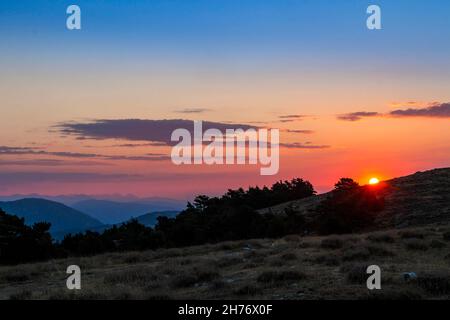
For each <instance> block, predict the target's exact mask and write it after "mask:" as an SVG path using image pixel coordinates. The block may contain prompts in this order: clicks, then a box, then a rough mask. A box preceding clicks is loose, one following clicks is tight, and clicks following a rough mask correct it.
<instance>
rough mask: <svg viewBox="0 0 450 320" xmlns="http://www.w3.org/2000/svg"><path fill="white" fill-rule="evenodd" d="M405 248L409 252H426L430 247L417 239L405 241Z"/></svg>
mask: <svg viewBox="0 0 450 320" xmlns="http://www.w3.org/2000/svg"><path fill="white" fill-rule="evenodd" d="M405 247H406V249H408V250H420V251H425V250H427V249H428V245H427V244H426V243H425V242H423V241H420V240H417V239H409V240H408V241H405Z"/></svg>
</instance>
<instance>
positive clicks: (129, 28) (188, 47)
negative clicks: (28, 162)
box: [0, 0, 450, 64]
mask: <svg viewBox="0 0 450 320" xmlns="http://www.w3.org/2000/svg"><path fill="white" fill-rule="evenodd" d="M72 3H74V4H78V5H79V6H80V7H81V9H82V25H83V28H82V30H81V31H80V32H70V31H68V30H66V29H65V19H66V14H65V8H66V7H67V6H68V5H69V4H72ZM369 4H378V5H380V6H381V8H382V23H383V30H382V31H379V32H370V31H368V30H367V29H366V28H365V19H366V17H367V16H366V14H365V10H366V8H367V6H368V5H369ZM449 14H450V3H449V2H448V1H445V0H434V1H421V0H420V1H419V0H409V1H407V0H404V1H403V0H395V1H360V0H346V1H331V0H328V1H325V0H318V1H317V0H316V1H307V0H304V1H301V0H277V1H275V0H270V1H267V0H259V1H255V0H243V1H237V0H192V1H186V0H152V1H124V0H121V1H118V0H114V1H92V0H91V1H82V0H79V1H55V0H53V1H47V0H44V1H36V0H34V1H33V0H23V1H9V0H6V1H2V2H1V4H0V36H1V37H2V38H3V41H2V42H3V45H6V44H7V45H6V46H5V47H3V46H2V47H3V48H2V49H6V52H5V51H4V53H3V54H2V55H5V54H6V55H11V56H17V55H18V56H21V55H23V54H26V53H27V51H29V50H33V51H38V52H41V53H42V54H43V55H44V57H45V56H48V57H52V58H54V56H53V54H55V53H58V54H62V55H65V54H68V55H69V56H70V54H72V55H73V56H74V57H75V58H76V57H77V56H78V55H79V54H81V55H83V53H84V52H85V51H86V50H89V55H90V56H91V57H92V55H94V56H99V57H112V58H118V57H117V55H118V52H120V55H121V57H123V55H125V56H130V57H142V56H148V55H150V56H162V57H174V58H177V59H184V60H189V59H192V60H193V61H195V60H198V59H201V60H203V61H204V60H212V61H214V60H218V59H226V58H229V59H237V60H240V61H242V63H243V64H245V63H246V62H248V63H252V61H255V59H256V61H258V60H266V63H267V62H268V63H275V64H276V63H277V59H292V60H295V59H300V58H302V57H305V58H311V57H327V58H328V59H344V60H352V61H355V59H356V60H358V61H361V63H367V61H364V62H363V60H367V59H373V58H375V57H377V56H379V55H380V54H382V55H383V56H384V58H385V59H388V60H391V61H392V62H393V63H398V62H401V61H405V60H406V61H408V60H412V61H414V60H415V59H416V58H417V57H420V59H430V60H433V61H436V59H437V60H438V61H441V62H443V63H445V61H444V59H445V60H448V59H446V57H447V55H446V53H447V52H448V49H449V46H450V42H449V41H446V39H450V19H449ZM430 47H432V48H433V49H434V50H429V48H430ZM4 57H5V56H4ZM267 59H269V61H267Z"/></svg>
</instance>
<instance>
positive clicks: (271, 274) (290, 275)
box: [256, 270, 305, 283]
mask: <svg viewBox="0 0 450 320" xmlns="http://www.w3.org/2000/svg"><path fill="white" fill-rule="evenodd" d="M304 278H305V275H304V274H303V273H302V272H299V271H295V270H282V271H278V270H277V271H275V270H270V271H264V272H262V273H261V274H260V275H259V276H258V278H257V279H256V281H258V282H262V283H271V282H284V281H297V280H302V279H304Z"/></svg>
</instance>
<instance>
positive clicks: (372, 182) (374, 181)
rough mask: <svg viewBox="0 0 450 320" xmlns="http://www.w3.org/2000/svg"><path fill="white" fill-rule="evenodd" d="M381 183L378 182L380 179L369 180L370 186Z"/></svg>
mask: <svg viewBox="0 0 450 320" xmlns="http://www.w3.org/2000/svg"><path fill="white" fill-rule="evenodd" d="M379 182H380V180H378V178H375V177H374V178H370V180H369V184H378V183H379Z"/></svg>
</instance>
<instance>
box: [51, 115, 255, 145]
mask: <svg viewBox="0 0 450 320" xmlns="http://www.w3.org/2000/svg"><path fill="white" fill-rule="evenodd" d="M56 128H57V129H58V130H59V131H60V132H61V133H62V134H64V135H72V136H75V137H82V138H83V139H100V140H105V139H123V140H130V141H133V140H134V141H152V142H159V143H164V144H166V145H172V144H173V143H172V141H170V137H171V135H172V132H173V131H174V130H176V129H180V128H183V129H186V130H188V131H189V132H191V134H193V131H194V121H192V120H184V119H164V120H145V119H117V120H96V121H93V122H86V123H81V122H66V123H60V124H58V125H57V126H56ZM237 128H241V129H243V130H247V129H256V128H257V127H256V126H252V125H248V124H235V123H222V122H210V121H203V130H207V129H219V130H221V131H222V132H225V130H226V129H237Z"/></svg>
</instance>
